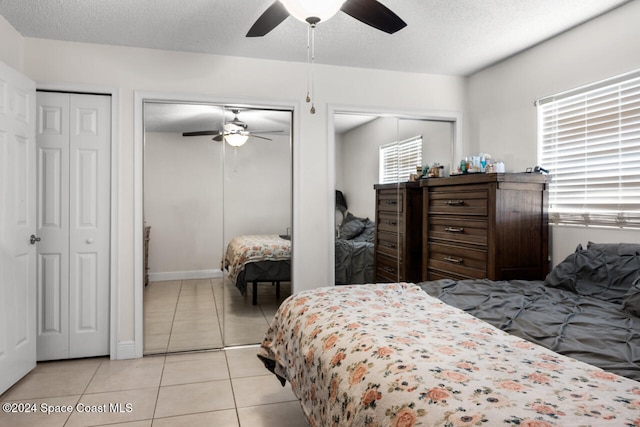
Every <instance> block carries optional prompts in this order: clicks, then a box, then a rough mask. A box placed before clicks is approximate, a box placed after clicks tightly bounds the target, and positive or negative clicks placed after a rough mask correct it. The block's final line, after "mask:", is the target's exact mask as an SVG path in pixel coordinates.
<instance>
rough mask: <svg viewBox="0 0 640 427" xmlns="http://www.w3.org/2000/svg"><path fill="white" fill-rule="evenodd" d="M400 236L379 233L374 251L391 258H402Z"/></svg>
mask: <svg viewBox="0 0 640 427" xmlns="http://www.w3.org/2000/svg"><path fill="white" fill-rule="evenodd" d="M401 248H402V234H398V233H385V232H382V231H381V232H379V233H378V236H377V237H376V251H377V252H378V253H382V254H386V255H388V256H390V257H393V258H398V259H401V258H402V251H401Z"/></svg>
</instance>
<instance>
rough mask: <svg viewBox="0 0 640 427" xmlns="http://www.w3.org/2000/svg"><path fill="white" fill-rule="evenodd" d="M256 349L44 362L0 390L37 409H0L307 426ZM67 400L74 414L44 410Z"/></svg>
mask: <svg viewBox="0 0 640 427" xmlns="http://www.w3.org/2000/svg"><path fill="white" fill-rule="evenodd" d="M256 353H257V347H244V348H235V349H227V350H223V351H202V352H192V353H180V354H168V355H157V356H148V357H144V358H142V359H133V360H117V361H112V360H109V359H107V358H92V359H77V360H67V361H57V362H42V363H38V365H37V367H36V368H35V369H34V370H33V371H32V372H31V373H29V374H28V375H27V376H26V377H25V378H23V379H22V380H21V381H19V382H18V383H17V384H16V385H14V386H13V387H12V388H10V389H9V390H8V391H7V392H6V393H4V394H3V395H1V396H0V401H1V402H2V403H3V404H4V403H6V402H14V403H28V404H29V405H33V406H30V407H31V408H33V407H34V406H35V407H36V408H37V410H38V412H35V413H5V412H0V426H12V427H13V426H15V427H20V426H29V427H37V426H47V427H56V426H65V427H71V426H98V425H111V426H128V427H150V426H154V427H155V426H190V427H198V426H216V427H217V426H220V427H227V426H229V427H234V426H235V427H239V426H241V427H271V426H273V427H276V426H277V427H306V426H308V425H309V424H308V422H307V421H306V419H305V417H304V415H303V413H302V409H301V408H300V404H299V402H298V401H297V399H296V397H295V396H294V394H293V392H292V391H291V389H290V387H289V385H288V384H287V385H286V386H285V387H282V386H281V385H280V383H279V381H278V380H277V379H276V377H275V376H273V375H272V374H271V373H269V372H268V371H267V370H266V369H265V368H264V366H263V365H262V363H261V362H260V361H259V360H258V358H257V357H256ZM118 404H119V405H120V406H118ZM110 405H111V406H110ZM66 406H70V407H71V408H72V411H71V413H68V412H53V413H51V414H45V413H43V412H42V409H46V408H51V409H52V410H54V411H55V410H58V411H60V410H61V408H63V407H66ZM82 408H86V409H88V410H95V411H101V410H102V411H103V412H81V409H82ZM104 410H106V411H104Z"/></svg>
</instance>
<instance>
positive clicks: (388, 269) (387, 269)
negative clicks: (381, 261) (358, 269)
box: [382, 267, 396, 273]
mask: <svg viewBox="0 0 640 427" xmlns="http://www.w3.org/2000/svg"><path fill="white" fill-rule="evenodd" d="M382 269H383V270H384V271H386V272H387V273H395V272H396V269H395V268H393V267H383V268H382Z"/></svg>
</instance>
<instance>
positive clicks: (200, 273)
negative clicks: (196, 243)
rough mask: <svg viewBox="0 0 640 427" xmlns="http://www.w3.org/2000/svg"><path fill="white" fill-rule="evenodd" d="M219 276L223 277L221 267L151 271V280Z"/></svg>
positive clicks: (162, 280)
mask: <svg viewBox="0 0 640 427" xmlns="http://www.w3.org/2000/svg"><path fill="white" fill-rule="evenodd" d="M219 277H222V270H219V269H216V270H194V271H165V272H160V273H149V281H150V282H164V281H168V280H192V279H212V278H219Z"/></svg>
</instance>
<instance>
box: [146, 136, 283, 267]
mask: <svg viewBox="0 0 640 427" xmlns="http://www.w3.org/2000/svg"><path fill="white" fill-rule="evenodd" d="M145 135H146V136H145V164H144V187H145V197H144V219H145V223H146V224H147V225H149V226H151V239H150V245H149V246H150V249H149V269H150V271H149V275H150V279H151V280H175V279H176V278H183V279H184V278H194V277H215V276H218V277H221V275H222V272H221V270H220V262H221V260H222V257H223V255H224V248H226V246H227V243H228V242H229V240H230V239H231V238H233V237H234V236H238V235H242V234H285V233H286V232H287V228H289V227H291V224H292V222H291V166H292V165H291V150H290V139H289V136H288V135H272V136H270V138H272V140H271V141H265V140H260V139H256V138H250V139H249V140H248V141H247V142H246V143H245V145H244V146H242V147H240V148H237V149H235V148H232V147H230V146H228V145H223V144H222V143H221V142H216V141H212V140H211V137H190V138H183V137H182V135H180V134H175V133H158V132H147V133H146V134H145Z"/></svg>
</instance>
